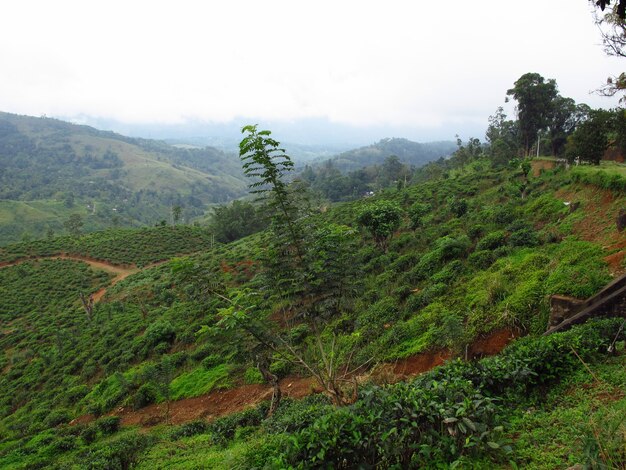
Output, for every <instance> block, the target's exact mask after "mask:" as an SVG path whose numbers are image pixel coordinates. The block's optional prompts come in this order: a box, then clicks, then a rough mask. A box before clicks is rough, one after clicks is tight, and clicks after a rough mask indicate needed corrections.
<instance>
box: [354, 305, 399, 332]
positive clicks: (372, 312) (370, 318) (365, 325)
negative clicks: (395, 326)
mask: <svg viewBox="0 0 626 470" xmlns="http://www.w3.org/2000/svg"><path fill="white" fill-rule="evenodd" d="M397 318H398V306H397V304H396V302H395V301H394V299H392V298H390V297H384V298H383V299H382V300H379V301H378V302H376V303H374V304H372V305H371V306H370V307H369V308H367V310H365V311H364V312H363V313H361V314H360V315H359V316H358V318H357V322H356V324H357V327H359V328H362V329H365V330H367V331H374V330H376V329H378V328H381V327H382V326H383V325H384V324H385V323H389V322H393V321H395V320H397Z"/></svg>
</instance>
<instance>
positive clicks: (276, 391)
mask: <svg viewBox="0 0 626 470" xmlns="http://www.w3.org/2000/svg"><path fill="white" fill-rule="evenodd" d="M257 361H258V362H257V368H258V369H259V372H261V375H262V376H263V379H264V380H265V381H266V382H267V383H269V384H270V385H271V386H272V389H273V390H272V401H271V403H270V409H269V410H268V411H267V417H268V418H269V417H270V416H272V414H274V412H275V411H276V409H277V408H278V405H279V404H280V399H281V397H282V392H281V391H280V386H279V385H278V376H277V375H275V374H272V372H270V367H269V360H268V359H267V358H266V357H257Z"/></svg>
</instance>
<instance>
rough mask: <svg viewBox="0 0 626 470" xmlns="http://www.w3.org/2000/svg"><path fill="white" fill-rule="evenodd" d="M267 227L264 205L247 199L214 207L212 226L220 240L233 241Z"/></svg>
mask: <svg viewBox="0 0 626 470" xmlns="http://www.w3.org/2000/svg"><path fill="white" fill-rule="evenodd" d="M266 227H267V221H266V217H265V216H264V214H263V207H261V206H257V205H255V204H252V203H250V202H246V201H233V202H232V203H231V204H228V205H221V206H216V207H214V208H213V216H212V218H211V223H210V228H211V231H212V232H213V233H214V234H215V238H216V239H217V240H218V241H220V242H225V243H228V242H232V241H235V240H238V239H240V238H243V237H245V236H248V235H250V234H253V233H256V232H259V231H261V230H263V229H264V228H266Z"/></svg>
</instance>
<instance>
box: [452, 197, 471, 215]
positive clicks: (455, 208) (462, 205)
mask: <svg viewBox="0 0 626 470" xmlns="http://www.w3.org/2000/svg"><path fill="white" fill-rule="evenodd" d="M450 212H452V213H453V214H454V215H455V216H456V217H461V216H462V215H464V214H465V213H466V212H467V201H466V200H465V199H457V198H454V199H452V201H450Z"/></svg>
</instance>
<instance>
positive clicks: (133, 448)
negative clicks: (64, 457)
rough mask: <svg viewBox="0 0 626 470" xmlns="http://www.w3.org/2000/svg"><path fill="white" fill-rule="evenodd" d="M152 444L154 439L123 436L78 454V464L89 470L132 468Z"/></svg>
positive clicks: (135, 435)
mask: <svg viewBox="0 0 626 470" xmlns="http://www.w3.org/2000/svg"><path fill="white" fill-rule="evenodd" d="M153 443H154V437H151V436H148V435H145V434H139V433H132V434H125V435H122V436H119V437H117V438H115V439H113V440H110V441H106V442H103V443H101V444H99V445H97V446H92V447H91V448H89V449H88V450H86V451H83V452H81V453H79V455H78V463H79V464H80V466H81V468H89V469H91V470H124V469H128V468H133V467H134V466H135V465H136V464H137V463H138V461H139V458H140V457H141V455H142V454H143V453H144V452H145V451H146V450H147V449H148V448H149V447H150V446H151V445H152V444H153Z"/></svg>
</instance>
